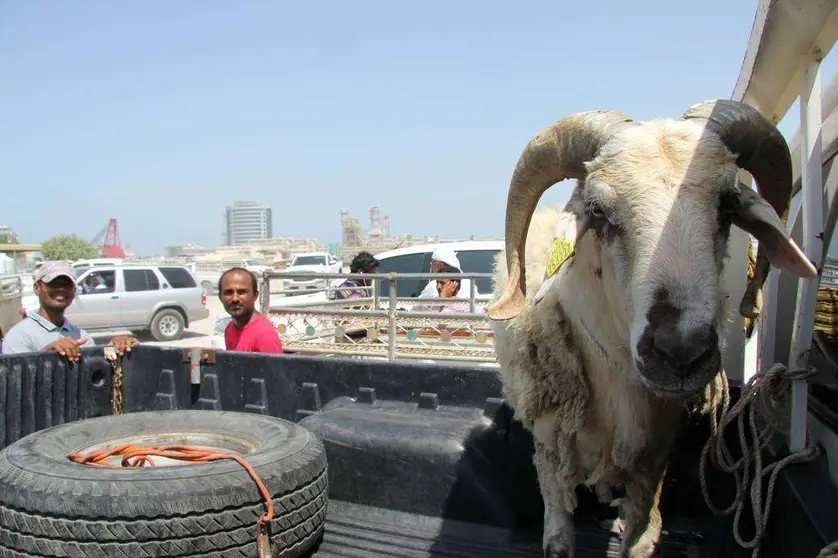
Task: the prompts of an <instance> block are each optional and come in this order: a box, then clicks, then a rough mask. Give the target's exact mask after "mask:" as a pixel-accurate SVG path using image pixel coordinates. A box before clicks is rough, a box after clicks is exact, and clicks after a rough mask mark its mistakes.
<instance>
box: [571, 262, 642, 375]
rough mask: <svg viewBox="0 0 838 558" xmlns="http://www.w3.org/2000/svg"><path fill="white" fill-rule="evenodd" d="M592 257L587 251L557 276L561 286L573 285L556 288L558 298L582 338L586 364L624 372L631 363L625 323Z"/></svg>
mask: <svg viewBox="0 0 838 558" xmlns="http://www.w3.org/2000/svg"><path fill="white" fill-rule="evenodd" d="M580 256H581V257H580ZM592 260H595V258H594V257H591V255H588V254H579V255H578V256H577V258H576V261H574V262H573V265H572V266H570V267H569V268H568V269H567V270H566V271H565V272H564V273H563V275H562V278H561V283H562V284H563V285H573V287H572V288H559V289H558V292H559V300H560V302H561V305H562V307H563V308H564V310H565V312H566V314H567V318H568V319H569V320H570V321H571V323H572V324H573V326H574V328H575V329H576V330H577V331H578V332H579V334H580V335H582V336H584V337H585V339H584V340H585V341H586V343H582V347H585V348H586V349H585V355H584V358H585V360H586V361H587V362H586V364H587V365H589V367H591V368H594V369H602V368H603V367H604V368H605V369H607V370H610V371H611V372H612V373H613V372H614V371H615V370H617V369H618V370H620V371H626V372H627V371H628V368H630V367H632V366H634V360H633V358H632V355H631V350H630V344H629V343H630V332H629V328H628V322H627V319H626V318H625V317H624V316H623V315H621V314H620V313H619V311H615V308H617V307H618V305H619V302H618V300H619V299H618V298H617V297H616V289H615V288H614V287H613V286H612V285H609V284H608V281H606V280H604V279H603V274H602V271H601V267H600V265H599V262H597V261H592Z"/></svg>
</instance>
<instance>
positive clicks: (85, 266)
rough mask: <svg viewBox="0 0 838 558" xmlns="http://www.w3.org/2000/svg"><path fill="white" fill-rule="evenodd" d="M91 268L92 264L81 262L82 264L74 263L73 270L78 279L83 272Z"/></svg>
mask: <svg viewBox="0 0 838 558" xmlns="http://www.w3.org/2000/svg"><path fill="white" fill-rule="evenodd" d="M88 269H90V264H81V265H74V266H73V272H74V273H75V274H76V279H78V278H79V277H80V276H81V274H82V273H84V272H85V271H87V270H88Z"/></svg>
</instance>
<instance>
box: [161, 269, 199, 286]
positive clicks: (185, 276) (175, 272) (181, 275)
mask: <svg viewBox="0 0 838 558" xmlns="http://www.w3.org/2000/svg"><path fill="white" fill-rule="evenodd" d="M159 269H160V273H162V274H163V277H165V278H166V281H168V282H169V285H171V286H172V288H174V289H191V288H194V287H197V286H198V285H197V283H195V279H193V278H192V275H191V274H190V273H189V272H188V271H186V270H185V269H184V268H182V267H161V268H159Z"/></svg>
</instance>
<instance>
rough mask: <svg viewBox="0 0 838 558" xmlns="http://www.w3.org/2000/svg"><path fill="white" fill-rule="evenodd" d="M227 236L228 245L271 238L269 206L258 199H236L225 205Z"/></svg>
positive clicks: (271, 222)
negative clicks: (229, 205) (230, 205)
mask: <svg viewBox="0 0 838 558" xmlns="http://www.w3.org/2000/svg"><path fill="white" fill-rule="evenodd" d="M226 221H227V223H226V225H227V238H226V239H225V240H226V242H227V244H228V245H230V246H238V245H241V244H247V243H248V242H251V241H254V240H267V239H268V238H273V233H274V231H273V228H274V227H273V215H272V213H271V208H270V207H268V206H266V205H264V204H262V203H260V202H258V201H237V202H235V203H233V207H227V219H226Z"/></svg>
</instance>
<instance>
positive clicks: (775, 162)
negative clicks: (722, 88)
mask: <svg viewBox="0 0 838 558" xmlns="http://www.w3.org/2000/svg"><path fill="white" fill-rule="evenodd" d="M682 118H684V119H689V118H703V119H706V120H707V121H708V124H709V125H710V127H711V128H712V129H713V131H715V132H716V134H718V135H719V137H721V138H722V141H724V143H725V145H726V146H727V147H728V149H730V150H731V151H732V152H733V153H734V154H736V155H737V157H736V164H737V165H738V166H739V167H741V168H743V169H745V170H747V171H748V172H750V173H751V175H753V177H754V178H755V179H756V181H757V189H758V190H759V193H760V195H761V196H762V197H763V198H765V201H767V202H768V204H769V205H770V206H771V207H773V208H774V211H776V212H777V215H778V216H779V217H780V220H781V221H782V222H783V224H785V223H786V221H787V219H788V211H789V205H790V203H791V189H792V185H793V183H792V177H793V175H792V166H791V153H789V147H788V144H787V143H786V140H785V138H783V136H782V134H780V132H779V130H777V127H776V126H774V124H773V123H771V121H770V120H768V119H767V118H765V117H764V116H763V115H762V114H761V113H760V112H759V111H758V110H757V109H755V108H754V107H752V106H750V105H748V104H746V103H742V102H738V101H730V100H715V101H705V102H703V103H697V104H695V105H693V106H691V107H690V108H689V109H688V110H687V112H685V113H684V115H683V116H682ZM769 267H770V263H769V262H768V257H767V256H766V255H765V251H764V250H763V248H762V246H761V245H760V246H759V248H758V249H757V256H756V262H755V265H754V273H753V276H752V277H751V279H750V280H749V281H748V286H747V289H746V290H745V294H744V295H743V296H742V300H741V302H740V304H739V314H740V315H742V316H743V317H745V318H752V319H754V320H756V318H757V317H758V316H759V314H760V310H761V307H762V287H763V284H764V283H765V280H766V278H767V277H768V271H769Z"/></svg>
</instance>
